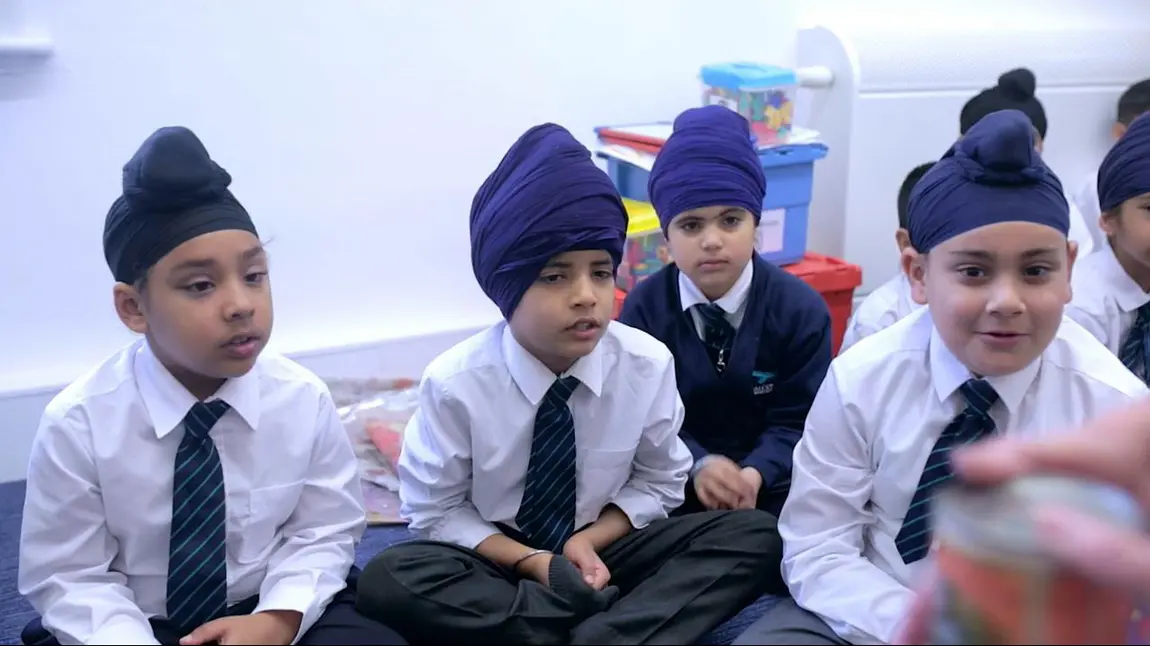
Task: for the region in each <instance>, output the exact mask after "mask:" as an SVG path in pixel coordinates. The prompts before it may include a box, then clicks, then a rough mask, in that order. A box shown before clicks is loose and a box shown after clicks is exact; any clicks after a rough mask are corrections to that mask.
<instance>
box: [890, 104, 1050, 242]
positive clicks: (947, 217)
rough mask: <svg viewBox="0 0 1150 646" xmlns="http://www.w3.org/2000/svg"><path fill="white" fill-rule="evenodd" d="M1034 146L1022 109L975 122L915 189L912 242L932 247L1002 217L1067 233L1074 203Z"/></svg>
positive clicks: (911, 201)
mask: <svg viewBox="0 0 1150 646" xmlns="http://www.w3.org/2000/svg"><path fill="white" fill-rule="evenodd" d="M1034 144H1035V141H1034V126H1033V124H1032V123H1031V122H1030V119H1029V118H1028V117H1027V116H1026V115H1025V114H1023V113H1022V112H1019V111H1018V110H1000V111H998V112H992V113H990V114H988V115H986V116H985V117H983V118H982V119H981V120H979V121H978V123H976V124H974V126H972V127H971V128H970V130H969V131H967V133H966V134H965V135H964V136H963V137H962V138H961V139H959V140H958V141H957V142H955V144H954V145H953V146H951V148H950V150H948V151H947V152H946V154H945V155H943V156H942V159H940V160H939V161H938V163H937V164H935V165H934V167H933V168H931V169H930V170H929V171H927V173H926V175H923V177H922V179H920V180H919V181H918V184H916V185H915V187H914V190H913V191H911V194H910V202H909V207H908V208H909V210H910V242H911V245H912V246H913V247H914V248H915V249H916V250H917V251H918V252H919V253H927V252H929V251H930V250H931V249H933V248H934V247H935V246H937V245H939V244H941V243H943V242H946V241H947V240H949V239H951V238H953V237H955V236H957V235H961V234H963V233H966V232H967V231H972V230H974V229H978V228H980V227H984V226H987V225H989V224H997V223H999V222H1034V223H1035V224H1045V225H1047V226H1050V227H1053V228H1055V229H1057V230H1058V231H1059V232H1061V233H1062V234H1066V233H1067V232H1068V231H1069V230H1070V207H1069V205H1068V204H1067V203H1066V196H1065V194H1063V192H1062V184H1061V183H1060V182H1059V181H1058V177H1056V176H1055V175H1054V173H1053V172H1052V171H1051V170H1050V168H1049V167H1047V166H1046V164H1045V163H1043V161H1042V157H1041V156H1040V155H1039V154H1038V151H1037V150H1035V148H1034Z"/></svg>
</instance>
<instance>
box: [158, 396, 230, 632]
mask: <svg viewBox="0 0 1150 646" xmlns="http://www.w3.org/2000/svg"><path fill="white" fill-rule="evenodd" d="M228 409H229V406H228V404H227V403H226V402H223V401H219V400H216V401H212V402H208V403H206V404H205V403H203V402H196V404H195V405H194V406H192V409H191V410H190V411H188V414H187V416H186V417H184V439H183V441H182V442H180V448H179V450H178V451H177V452H176V477H175V479H174V481H173V483H172V536H171V542H170V544H169V556H168V620H169V621H171V622H172V623H174V624H176V625H177V626H179V627H180V629H181V630H182V631H184V632H185V633H187V632H191V631H192V630H195V629H196V628H197V627H199V626H201V625H203V624H204V623H206V622H209V621H211V620H213V619H216V618H218V617H221V616H223V614H224V611H225V610H227V605H228V568H227V553H226V540H227V538H226V529H227V517H226V515H225V508H224V472H223V468H222V467H221V466H220V455H219V453H218V452H217V451H216V445H215V443H214V442H213V441H212V438H211V437H209V436H208V432H209V431H211V430H212V427H213V426H215V425H216V422H218V421H219V419H220V418H221V417H223V415H224V413H226V412H228Z"/></svg>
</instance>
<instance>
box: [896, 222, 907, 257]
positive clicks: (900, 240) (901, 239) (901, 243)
mask: <svg viewBox="0 0 1150 646" xmlns="http://www.w3.org/2000/svg"><path fill="white" fill-rule="evenodd" d="M894 243H895V244H897V245H898V251H899V253H902V252H903V251H905V250H906V248H907V247H909V246H910V231H907V230H906V229H903V228H902V227H899V230H898V231H895V232H894Z"/></svg>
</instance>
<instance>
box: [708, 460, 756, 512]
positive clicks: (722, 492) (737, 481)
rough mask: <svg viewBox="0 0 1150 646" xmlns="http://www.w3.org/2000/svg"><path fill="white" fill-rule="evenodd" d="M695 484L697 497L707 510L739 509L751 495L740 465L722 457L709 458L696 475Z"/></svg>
mask: <svg viewBox="0 0 1150 646" xmlns="http://www.w3.org/2000/svg"><path fill="white" fill-rule="evenodd" d="M694 482H695V495H696V496H698V497H699V502H701V503H703V506H704V507H706V508H707V509H737V508H738V507H739V503H740V501H742V500H743V499H744V498H746V497H747V496H748V495H749V493H750V484H749V483H748V482H747V481H746V480H744V479H743V476H742V474H741V473H740V472H739V465H737V464H735V463H734V462H732V461H731V460H730V458H726V457H723V456H721V455H712V456H709V457H708V458H707V462H706V464H704V465H703V468H702V469H699V472H698V473H696V474H695V478H694ZM755 495H756V496H757V495H758V494H757V493H756V494H755Z"/></svg>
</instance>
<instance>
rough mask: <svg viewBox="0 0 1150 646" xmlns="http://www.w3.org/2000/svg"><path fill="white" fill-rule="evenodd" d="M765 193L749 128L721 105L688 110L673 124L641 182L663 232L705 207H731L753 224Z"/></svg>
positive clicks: (760, 169)
mask: <svg viewBox="0 0 1150 646" xmlns="http://www.w3.org/2000/svg"><path fill="white" fill-rule="evenodd" d="M766 193H767V180H766V178H765V177H764V176H763V165H762V162H760V161H759V156H758V154H757V153H756V152H755V145H754V143H752V141H751V130H750V124H748V123H747V120H746V119H744V118H743V117H742V115H740V114H738V113H737V112H734V111H732V110H730V109H728V108H725V107H723V106H721V105H708V106H706V107H702V108H691V109H690V110H687V111H686V112H684V113H682V114H680V115H679V116H678V117H677V118H676V119H675V126H674V130H673V132H672V133H671V136H670V137H668V138H667V142H666V143H664V144H663V147H662V149H660V150H659V154H658V155H657V156H656V157H655V165H654V167H653V168H652V169H651V177H650V178H649V179H648V180H647V194H648V195H650V196H651V204H652V205H653V206H654V207H655V212H656V213H658V214H659V223H660V224H661V225H662V226H663V230H664V231H666V230H667V227H668V226H670V224H671V220H673V219H674V218H675V216H676V215H679V214H680V213H683V212H685V211H690V210H691V209H697V208H701V207H705V206H737V207H740V208H743V209H746V210H747V211H749V212H750V213H751V214H752V215H754V216H755V222H758V221H759V217H760V216H761V215H762V211H763V197H764V196H765V195H766Z"/></svg>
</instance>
